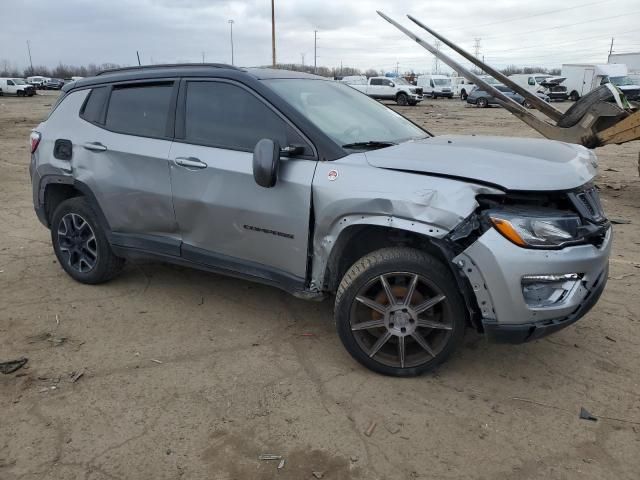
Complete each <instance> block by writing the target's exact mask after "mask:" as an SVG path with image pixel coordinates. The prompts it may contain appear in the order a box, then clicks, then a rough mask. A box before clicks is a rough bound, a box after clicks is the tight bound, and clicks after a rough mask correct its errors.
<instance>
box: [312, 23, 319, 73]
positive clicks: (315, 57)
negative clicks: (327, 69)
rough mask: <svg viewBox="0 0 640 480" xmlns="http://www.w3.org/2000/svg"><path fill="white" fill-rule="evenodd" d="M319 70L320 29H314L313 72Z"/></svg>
mask: <svg viewBox="0 0 640 480" xmlns="http://www.w3.org/2000/svg"><path fill="white" fill-rule="evenodd" d="M317 72H318V30H314V31H313V73H317Z"/></svg>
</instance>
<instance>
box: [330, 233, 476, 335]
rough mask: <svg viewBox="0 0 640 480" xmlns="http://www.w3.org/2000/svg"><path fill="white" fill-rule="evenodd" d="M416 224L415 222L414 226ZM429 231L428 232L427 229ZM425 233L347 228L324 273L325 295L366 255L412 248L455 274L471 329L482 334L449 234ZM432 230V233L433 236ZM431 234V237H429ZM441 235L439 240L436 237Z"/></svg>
mask: <svg viewBox="0 0 640 480" xmlns="http://www.w3.org/2000/svg"><path fill="white" fill-rule="evenodd" d="M411 223H415V222H411ZM425 227H426V228H425ZM423 229H424V230H425V233H420V232H417V231H415V230H410V229H407V228H402V227H395V226H393V227H392V226H387V225H380V224H372V223H366V224H355V225H351V226H348V227H345V228H344V229H343V230H341V231H340V234H339V236H338V237H337V239H336V241H335V242H334V244H333V248H332V249H331V252H330V254H329V256H328V258H327V261H326V263H325V266H324V270H323V271H322V274H321V275H322V276H321V281H322V289H323V290H324V291H327V292H330V293H335V292H336V291H337V289H338V286H339V285H340V281H341V280H342V277H343V276H344V274H345V273H346V272H347V271H348V270H349V268H351V266H352V265H353V264H354V263H356V262H357V261H358V260H359V259H360V258H362V257H364V256H365V255H367V254H369V253H371V252H373V251H376V250H379V249H381V248H386V247H399V246H403V247H410V248H415V249H417V250H420V251H423V252H426V253H429V254H431V255H433V256H434V257H435V258H437V259H438V260H440V261H441V262H442V263H443V264H444V265H445V267H446V268H447V269H448V270H449V271H450V272H451V274H452V275H453V278H454V279H455V281H456V284H457V285H458V287H459V289H460V293H461V295H462V296H463V298H464V299H465V303H466V307H467V308H466V310H467V318H466V322H467V324H468V325H470V326H471V327H473V328H474V329H475V330H477V331H482V322H481V320H480V316H479V314H478V313H479V311H480V309H479V306H478V305H477V301H476V298H475V295H474V294H473V289H472V287H471V284H470V283H469V280H468V279H467V277H466V276H465V275H464V274H461V273H460V271H459V269H458V268H457V267H456V266H455V264H454V263H453V258H454V257H455V255H456V254H455V253H454V252H453V251H452V250H451V247H450V245H449V244H448V243H447V242H446V241H445V240H444V238H443V236H444V235H446V233H447V232H446V231H443V230H442V229H441V228H438V227H433V226H428V225H423ZM429 230H431V232H429ZM429 233H431V234H429ZM433 234H436V235H438V237H436V236H433Z"/></svg>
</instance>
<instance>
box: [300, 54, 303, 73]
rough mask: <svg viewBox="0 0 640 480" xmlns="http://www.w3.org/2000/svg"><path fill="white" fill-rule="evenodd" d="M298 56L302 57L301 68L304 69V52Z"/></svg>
mask: <svg viewBox="0 0 640 480" xmlns="http://www.w3.org/2000/svg"><path fill="white" fill-rule="evenodd" d="M300 56H301V57H302V69H303V70H304V53H301V54H300Z"/></svg>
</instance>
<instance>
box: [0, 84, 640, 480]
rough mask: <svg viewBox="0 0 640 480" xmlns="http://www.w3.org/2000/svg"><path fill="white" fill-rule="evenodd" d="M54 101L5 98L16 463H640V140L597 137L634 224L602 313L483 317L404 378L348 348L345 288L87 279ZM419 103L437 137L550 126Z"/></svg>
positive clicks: (506, 467) (437, 471)
mask: <svg viewBox="0 0 640 480" xmlns="http://www.w3.org/2000/svg"><path fill="white" fill-rule="evenodd" d="M54 100H55V94H50V95H41V96H37V97H34V98H26V99H22V98H21V99H18V98H8V97H0V169H1V172H2V173H0V205H1V206H0V224H1V225H2V228H1V229H0V361H4V360H9V359H13V358H18V357H21V356H26V357H28V358H29V363H28V364H27V367H25V368H23V369H21V370H19V371H17V372H16V373H13V374H10V375H1V374H0V479H2V480H14V479H57V480H62V479H84V480H99V479H123V480H124V479H127V480H130V479H154V480H162V479H253V478H258V479H277V478H280V479H295V480H298V479H312V480H313V479H314V478H320V476H321V477H322V478H323V479H327V480H329V479H367V480H368V479H454V478H474V479H487V480H489V479H490V480H499V479H511V478H514V479H515V478H517V479H537V478H545V479H574V478H575V479H577V478H580V479H598V480H601V479H637V478H638V471H639V469H640V456H639V455H638V452H640V383H639V382H640V308H639V305H640V295H639V294H638V293H639V285H640V268H639V267H640V215H639V213H640V210H639V208H640V180H639V178H638V166H637V162H638V152H639V151H640V142H635V143H632V144H627V145H625V146H609V147H606V148H601V149H598V152H597V153H598V155H599V157H600V162H601V163H600V165H601V167H600V172H601V173H600V177H599V179H598V184H599V186H600V189H601V193H602V197H603V201H604V204H605V208H606V211H607V213H608V215H609V216H610V217H613V218H618V219H626V220H629V221H631V223H630V224H619V225H615V243H614V251H613V256H612V263H611V273H610V275H611V277H610V280H609V284H608V287H607V289H606V291H605V293H604V295H603V297H602V299H601V300H600V302H599V303H598V305H597V306H596V307H595V309H594V310H593V311H592V312H591V313H590V314H589V315H588V316H587V317H585V318H584V319H583V320H581V321H580V322H578V323H577V324H575V325H574V326H572V327H570V328H567V329H566V330H563V331H562V332H560V333H558V334H556V335H554V336H551V337H549V338H546V339H543V340H540V341H536V342H534V343H531V344H527V345H520V346H505V345H493V344H488V343H487V342H486V341H485V340H484V338H482V337H479V336H478V335H475V334H472V333H471V332H468V334H467V336H466V338H465V345H464V347H463V348H461V349H460V350H459V351H458V352H457V353H456V355H454V357H453V358H452V359H451V360H450V361H449V362H448V363H447V364H446V365H444V366H443V367H442V368H440V370H439V371H438V372H437V373H435V374H431V375H427V376H423V377H420V378H413V379H394V378H387V377H383V376H380V375H376V374H374V373H371V372H369V371H367V370H365V369H364V368H363V367H361V366H360V365H358V364H356V363H355V362H354V361H353V360H352V359H351V358H350V357H349V355H348V354H347V353H346V351H345V350H344V349H343V347H342V345H341V344H340V342H339V340H338V338H337V336H336V333H335V331H334V326H333V322H332V307H331V302H330V301H325V302H323V303H307V302H304V301H302V300H297V299H295V298H292V297H290V296H288V295H287V294H285V293H283V292H281V291H279V290H276V289H274V288H269V287H265V286H260V285H255V284H251V283H247V282H244V281H240V280H234V279H230V278H225V277H221V276H216V275H212V274H208V273H202V272H198V271H191V270H187V269H183V268H178V267H173V266H167V265H160V264H141V265H132V264H129V265H128V266H127V268H126V270H125V272H124V274H123V275H122V276H120V277H119V278H117V279H116V280H114V281H112V282H110V283H108V284H106V285H102V286H95V287H94V286H86V285H80V284H78V283H75V282H74V281H73V280H71V279H70V278H69V277H68V276H67V275H66V274H65V273H64V272H63V271H62V269H61V268H60V267H59V265H57V264H56V261H55V257H54V254H53V251H52V248H51V245H50V241H49V232H48V231H47V230H46V229H45V228H44V227H43V226H42V225H41V224H40V223H39V222H38V221H37V219H36V217H35V214H34V212H33V207H32V200H31V185H30V181H29V175H28V161H29V152H28V147H27V143H28V135H29V130H30V129H31V128H32V127H34V126H35V125H36V124H37V123H38V122H39V121H40V120H41V119H42V118H43V117H44V116H45V115H46V113H47V112H48V110H49V109H50V106H51V104H52V103H53V101H54ZM566 106H568V104H565V108H566ZM402 110H403V112H405V113H408V114H409V115H410V116H411V117H412V118H413V119H415V120H417V121H418V122H419V123H421V124H424V125H426V127H427V128H428V129H430V130H431V131H433V132H434V133H436V134H442V133H465V134H469V133H479V134H495V135H520V136H535V135H536V134H535V133H534V132H533V131H532V130H530V129H529V128H528V127H526V126H524V124H522V123H520V122H518V121H517V120H516V119H515V118H514V117H512V116H511V115H509V114H508V113H507V112H505V111H504V110H502V109H499V108H491V109H488V110H482V109H477V108H474V107H466V106H465V105H464V104H463V103H462V102H460V101H458V100H437V101H433V100H427V101H425V102H424V103H423V104H421V105H420V106H418V107H406V108H404V109H402ZM522 175H527V172H522ZM78 373H83V374H82V376H81V377H80V378H77V377H78ZM73 379H77V381H75V382H74V381H73ZM581 407H584V408H586V409H587V410H589V411H590V412H591V413H592V414H593V415H595V416H597V417H599V419H598V421H596V422H593V421H586V420H580V419H579V418H578V414H579V412H580V408H581ZM372 424H375V427H371V425H372ZM367 433H370V435H367ZM265 453H268V454H276V455H281V456H282V457H283V458H284V459H285V464H284V467H283V468H282V469H278V468H277V467H278V463H279V462H278V461H261V460H259V459H258V456H259V455H260V454H265ZM313 472H316V474H317V477H315V476H313Z"/></svg>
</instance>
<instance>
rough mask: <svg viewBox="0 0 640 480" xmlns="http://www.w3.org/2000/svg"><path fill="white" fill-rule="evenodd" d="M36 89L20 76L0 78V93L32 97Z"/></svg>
mask: <svg viewBox="0 0 640 480" xmlns="http://www.w3.org/2000/svg"><path fill="white" fill-rule="evenodd" d="M35 93H36V89H35V88H34V87H33V86H31V85H29V84H28V83H27V82H25V81H24V79H22V78H0V95H16V96H18V97H33V95H35Z"/></svg>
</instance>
